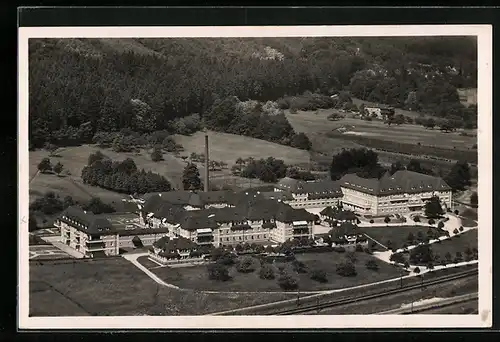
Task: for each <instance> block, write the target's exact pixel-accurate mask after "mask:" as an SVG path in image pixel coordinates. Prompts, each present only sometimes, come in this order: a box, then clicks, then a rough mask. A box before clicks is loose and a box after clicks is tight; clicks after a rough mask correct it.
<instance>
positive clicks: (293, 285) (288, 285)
mask: <svg viewBox="0 0 500 342" xmlns="http://www.w3.org/2000/svg"><path fill="white" fill-rule="evenodd" d="M278 285H279V286H280V287H281V288H282V289H283V290H285V291H287V290H295V289H297V288H298V287H299V281H298V279H297V278H295V277H293V276H292V275H291V274H288V273H287V272H285V271H284V272H282V273H281V275H280V276H279V278H278Z"/></svg>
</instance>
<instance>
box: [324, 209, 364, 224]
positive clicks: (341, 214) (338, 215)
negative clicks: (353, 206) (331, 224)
mask: <svg viewBox="0 0 500 342" xmlns="http://www.w3.org/2000/svg"><path fill="white" fill-rule="evenodd" d="M320 214H321V215H324V216H328V217H330V218H333V219H335V220H338V221H354V220H356V219H357V217H356V214H354V212H353V211H351V210H343V209H339V208H337V207H334V208H332V207H326V208H325V209H323V210H322V211H321V212H320Z"/></svg>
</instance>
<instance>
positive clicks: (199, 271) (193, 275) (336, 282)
mask: <svg viewBox="0 0 500 342" xmlns="http://www.w3.org/2000/svg"><path fill="white" fill-rule="evenodd" d="M356 255H357V259H358V260H357V262H356V270H357V272H358V275H357V276H355V277H342V276H340V275H337V274H336V273H335V271H336V265H337V263H339V262H341V261H342V260H344V258H345V256H344V255H343V254H340V253H336V252H331V253H304V254H298V255H297V256H296V258H297V260H299V261H301V262H303V263H304V264H305V265H306V267H307V269H308V270H309V271H310V270H312V269H313V268H315V267H319V268H321V269H323V270H325V271H326V272H327V277H328V282H327V283H319V282H317V281H314V280H312V279H310V276H309V274H308V273H301V274H298V273H296V272H295V271H293V269H292V266H291V263H276V264H275V265H274V267H275V276H276V279H277V278H278V277H279V271H278V269H277V267H278V266H279V265H282V266H284V267H285V269H288V270H289V271H290V272H291V273H292V274H294V275H295V276H296V277H297V278H298V279H299V289H300V290H302V291H319V290H328V289H338V288H343V287H350V286H356V285H361V284H367V283H372V282H376V281H380V280H384V279H390V278H395V277H398V276H400V275H401V272H402V270H401V269H400V268H399V267H397V266H394V265H390V264H386V263H383V262H381V261H378V259H376V258H374V257H373V256H371V255H368V254H366V253H363V252H362V253H356ZM367 260H376V261H377V262H378V264H379V270H378V271H371V270H368V269H367V268H366V267H365V263H366V261H367ZM144 265H145V266H146V267H147V263H144ZM156 266H157V265H156ZM254 266H255V271H254V272H252V273H239V272H238V271H237V270H236V268H235V267H234V266H232V267H230V269H229V274H230V276H231V277H232V279H231V280H229V281H225V282H220V281H215V280H210V279H209V278H208V273H207V266H206V265H205V266H193V267H183V268H169V267H155V266H150V269H151V271H152V272H154V273H155V274H156V275H158V276H159V277H160V278H161V279H163V280H164V281H165V282H167V283H171V284H175V285H177V286H179V287H181V288H189V289H196V290H207V291H208V290H210V291H242V292H243V291H254V292H258V291H283V290H282V289H281V288H280V287H279V285H278V283H277V280H276V279H274V280H267V279H260V277H259V269H260V265H259V262H258V260H257V259H255V261H254Z"/></svg>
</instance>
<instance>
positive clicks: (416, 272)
mask: <svg viewBox="0 0 500 342" xmlns="http://www.w3.org/2000/svg"><path fill="white" fill-rule="evenodd" d="M413 273H415V274H419V273H420V268H419V267H418V266H417V267H415V269H414V270H413Z"/></svg>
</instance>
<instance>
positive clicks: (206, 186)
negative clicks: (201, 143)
mask: <svg viewBox="0 0 500 342" xmlns="http://www.w3.org/2000/svg"><path fill="white" fill-rule="evenodd" d="M209 165H210V164H209V161H208V134H205V184H204V185H205V192H208V189H209V187H208V180H209V172H210V171H209Z"/></svg>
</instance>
